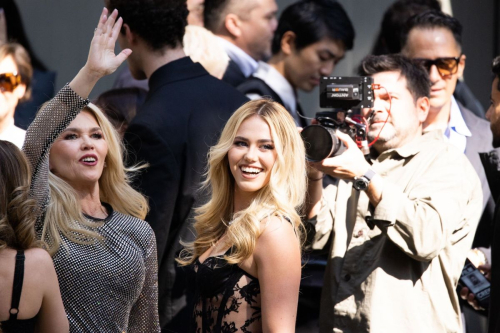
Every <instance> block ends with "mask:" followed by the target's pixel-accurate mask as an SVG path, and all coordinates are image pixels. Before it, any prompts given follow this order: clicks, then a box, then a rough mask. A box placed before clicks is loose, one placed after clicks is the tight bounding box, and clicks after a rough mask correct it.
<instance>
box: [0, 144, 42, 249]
mask: <svg viewBox="0 0 500 333" xmlns="http://www.w3.org/2000/svg"><path fill="white" fill-rule="evenodd" d="M30 177H31V172H30V167H29V164H28V161H27V160H26V157H25V156H24V154H23V153H22V152H21V150H19V148H17V147H16V146H15V145H14V144H12V143H10V142H7V141H2V140H0V250H2V249H4V248H6V247H10V248H14V249H23V250H26V249H29V248H32V247H37V246H38V247H41V246H42V242H39V241H37V240H36V237H35V220H36V209H37V206H36V202H35V200H33V199H31V198H30V197H29V190H30Z"/></svg>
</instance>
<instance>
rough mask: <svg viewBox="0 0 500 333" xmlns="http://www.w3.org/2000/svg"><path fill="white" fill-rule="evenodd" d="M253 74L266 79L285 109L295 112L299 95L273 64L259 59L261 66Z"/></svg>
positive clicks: (263, 79)
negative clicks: (296, 94)
mask: <svg viewBox="0 0 500 333" xmlns="http://www.w3.org/2000/svg"><path fill="white" fill-rule="evenodd" d="M253 76H255V77H257V78H259V79H261V80H262V81H264V82H265V83H266V84H267V85H268V86H269V87H270V88H271V89H272V90H273V91H274V92H275V93H276V94H278V96H279V97H280V98H281V100H282V101H283V104H285V105H284V106H285V109H287V110H288V111H290V112H292V113H295V111H296V109H297V97H296V96H295V90H294V89H293V87H292V85H291V84H290V82H288V80H287V79H285V77H284V76H283V75H281V73H280V72H278V70H276V68H274V67H273V66H271V65H269V64H267V63H265V62H263V61H259V67H258V68H257V70H256V71H255V73H253Z"/></svg>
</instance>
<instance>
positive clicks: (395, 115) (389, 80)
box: [362, 72, 429, 152]
mask: <svg viewBox="0 0 500 333" xmlns="http://www.w3.org/2000/svg"><path fill="white" fill-rule="evenodd" d="M373 79H374V83H376V84H380V85H381V86H382V87H384V88H385V89H384V88H381V89H377V90H375V101H374V107H373V111H374V116H373V118H372V120H371V122H370V123H369V124H370V126H369V128H368V138H369V140H370V142H371V141H373V140H374V139H375V138H376V137H377V135H380V136H379V139H378V140H377V142H376V143H375V145H374V146H375V148H376V149H377V151H378V152H382V151H385V150H388V149H394V148H399V147H402V146H404V145H406V144H407V143H409V142H411V141H412V140H413V139H414V138H416V137H418V136H420V135H421V133H422V123H423V122H424V120H425V118H426V117H427V112H428V110H429V100H428V99H427V97H422V98H419V99H418V100H417V103H415V102H414V100H413V96H412V94H411V93H410V91H409V90H408V89H407V88H406V78H405V77H402V76H401V75H400V72H382V73H378V74H375V75H373ZM371 111H372V110H371V109H363V111H362V112H363V116H364V117H365V118H367V119H368V117H369V116H370V114H371ZM389 112H390V114H389ZM386 119H387V123H386V124H385V126H384V122H385V121H386ZM382 127H383V128H382Z"/></svg>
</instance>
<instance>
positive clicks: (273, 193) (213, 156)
mask: <svg viewBox="0 0 500 333" xmlns="http://www.w3.org/2000/svg"><path fill="white" fill-rule="evenodd" d="M255 115H258V116H259V117H261V118H262V119H263V120H264V121H265V122H266V123H267V124H268V125H269V128H270V130H271V135H272V138H273V141H274V146H275V150H276V153H277V156H276V161H275V163H274V165H273V168H272V170H271V177H270V180H269V183H268V184H266V185H265V186H264V187H263V188H262V189H260V190H259V191H258V193H257V195H256V197H255V199H254V200H253V201H252V203H251V204H250V205H249V207H247V208H246V209H244V210H242V211H239V212H237V213H236V214H234V216H233V200H234V186H235V185H234V178H233V176H232V174H231V172H230V171H229V163H228V157H227V153H228V151H229V149H230V148H231V146H232V145H233V142H234V138H235V137H236V133H237V131H238V129H239V127H240V126H241V124H242V123H243V122H244V121H245V120H246V119H248V118H250V117H252V116H255ZM306 186H307V183H306V164H305V148H304V143H303V141H302V139H301V137H300V135H299V133H298V131H297V128H296V127H295V122H294V121H293V118H292V117H291V115H290V114H289V113H288V111H286V110H285V108H283V107H282V106H281V105H280V104H278V103H276V102H273V101H271V100H267V99H260V100H255V101H250V102H247V103H246V104H244V105H243V106H242V107H240V108H239V109H238V110H236V112H235V113H234V114H233V115H232V116H231V118H230V119H229V121H228V122H227V124H226V126H225V127H224V130H223V131H222V134H221V137H220V139H219V142H218V143H217V144H216V145H215V146H213V147H211V148H210V151H209V154H208V171H207V173H206V180H205V181H204V183H203V188H204V189H208V190H209V191H210V193H211V199H210V201H209V202H208V203H206V204H205V205H203V206H201V207H199V208H197V209H196V211H195V212H196V217H195V224H194V229H195V231H196V234H197V236H196V239H195V241H194V242H192V243H183V245H184V246H185V248H184V250H183V251H182V252H181V255H180V258H178V260H177V261H178V262H179V263H180V264H181V265H189V264H191V263H193V262H194V261H195V259H196V258H198V257H199V256H200V255H201V254H203V253H204V252H205V251H207V250H208V249H209V248H210V247H212V246H213V245H214V244H215V243H216V242H217V241H218V240H219V239H220V238H221V237H222V236H223V235H224V234H225V233H226V234H227V235H226V237H227V238H226V240H227V243H228V244H229V245H231V246H232V249H233V250H232V251H231V254H230V255H227V256H226V257H225V259H226V260H227V261H228V263H231V264H237V263H240V262H242V261H243V260H245V259H247V258H248V257H249V256H250V255H251V254H252V253H253V252H254V249H255V244H256V241H257V239H258V237H259V236H260V230H261V229H260V222H261V221H263V220H264V219H266V218H267V217H270V216H278V217H279V218H287V219H290V222H291V223H292V225H293V227H294V229H295V231H296V233H297V235H298V236H299V237H300V236H301V235H302V229H303V226H302V223H301V219H300V216H299V214H298V212H299V211H300V210H301V208H302V205H303V202H304V198H305V193H306ZM230 220H231V221H232V222H231V224H230V225H229V224H228V222H229V221H230Z"/></svg>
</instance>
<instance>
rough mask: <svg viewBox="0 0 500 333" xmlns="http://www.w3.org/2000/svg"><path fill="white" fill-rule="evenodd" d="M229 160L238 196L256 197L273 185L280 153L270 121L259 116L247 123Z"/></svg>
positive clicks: (249, 119)
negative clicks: (275, 166)
mask: <svg viewBox="0 0 500 333" xmlns="http://www.w3.org/2000/svg"><path fill="white" fill-rule="evenodd" d="M227 157H228V161H229V168H230V169H231V174H232V175H233V177H234V181H235V196H236V197H240V198H241V197H245V198H252V197H253V196H254V195H255V194H256V193H257V191H259V190H260V189H262V188H263V187H264V186H265V185H267V183H269V179H270V177H271V170H272V168H273V165H274V162H275V161H276V150H275V148H274V142H273V138H272V136H271V130H270V128H269V125H268V124H267V123H266V121H265V120H263V119H262V118H261V117H260V116H257V115H255V116H252V117H250V118H248V119H246V120H245V121H243V123H241V126H240V128H239V129H238V131H237V133H236V137H235V139H234V142H233V145H232V147H231V148H230V149H229V151H228V153H227Z"/></svg>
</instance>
